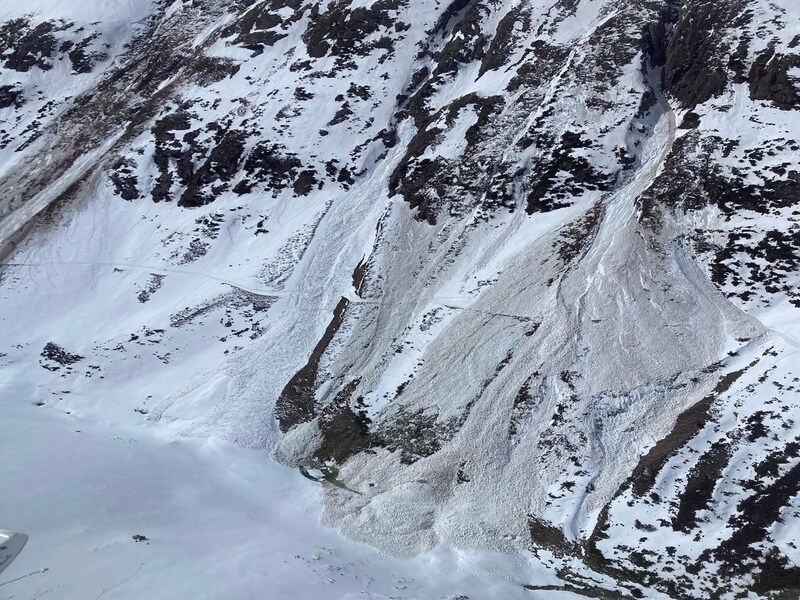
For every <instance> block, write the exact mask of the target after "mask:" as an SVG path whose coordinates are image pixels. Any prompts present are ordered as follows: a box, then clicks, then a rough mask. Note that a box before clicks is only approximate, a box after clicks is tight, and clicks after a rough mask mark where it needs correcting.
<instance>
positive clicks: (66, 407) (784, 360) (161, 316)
mask: <svg viewBox="0 0 800 600" xmlns="http://www.w3.org/2000/svg"><path fill="white" fill-rule="evenodd" d="M123 7H124V8H123ZM35 9H36V7H35V6H33V7H31V9H30V10H33V11H34V12H33V13H32V14H30V15H25V14H24V11H22V10H17V9H3V10H4V11H5V12H4V13H3V14H2V18H3V19H5V21H4V24H3V25H2V29H0V49H3V53H2V55H0V58H2V61H3V62H2V65H1V66H2V71H1V72H0V76H1V77H2V82H1V84H0V121H2V125H0V129H1V131H0V135H2V136H3V137H2V138H1V140H0V147H1V148H0V165H2V171H1V172H0V187H1V188H2V190H3V196H2V200H0V218H2V220H1V221H0V247H1V248H2V250H0V254H2V256H3V260H4V266H3V271H2V281H1V284H0V287H2V295H1V296H0V297H2V315H1V316H2V321H1V322H2V328H3V335H2V339H3V340H4V342H3V343H4V347H3V348H0V353H2V358H0V360H1V361H2V364H3V369H2V377H3V383H4V389H6V390H7V391H6V392H5V394H4V395H6V396H7V397H8V398H13V400H12V401H13V402H25V403H39V404H41V405H42V406H41V407H40V408H44V409H47V408H51V409H57V410H59V411H69V412H70V413H71V414H73V415H77V416H79V417H80V418H83V419H88V420H91V421H95V422H113V423H117V424H123V425H134V426H145V425H150V426H152V427H156V428H160V429H164V430H166V431H170V432H172V433H173V434H177V435H192V436H219V437H223V438H225V439H227V440H229V441H232V442H234V443H236V444H239V445H242V446H249V447H255V448H269V449H271V450H272V452H273V456H274V457H275V458H276V459H277V460H278V461H280V462H282V463H284V464H286V465H289V466H300V467H303V468H304V469H317V470H320V472H321V473H322V474H323V475H322V476H324V478H325V481H326V483H325V484H324V485H323V491H324V493H323V503H324V513H323V521H324V522H325V523H326V524H329V525H331V526H333V527H336V528H337V529H339V530H341V531H342V532H343V533H344V534H345V535H346V536H347V537H350V538H352V539H355V540H357V541H362V542H366V543H368V544H370V545H373V546H375V547H377V548H379V549H381V550H384V551H387V552H389V553H392V554H398V555H413V554H417V553H420V552H424V551H427V550H429V549H431V548H432V547H434V546H435V545H437V544H440V543H442V544H445V545H448V546H452V547H455V548H461V549H481V550H493V551H501V552H506V553H518V554H522V555H528V554H529V553H534V554H535V555H537V556H538V558H539V560H541V561H543V562H544V563H545V564H548V565H550V566H552V568H553V569H554V570H557V571H558V573H559V578H560V579H561V580H562V581H564V582H565V585H566V586H569V587H570V588H571V589H574V588H578V589H583V590H584V591H586V592H587V593H601V592H599V591H598V590H599V589H601V588H602V589H604V590H607V592H602V593H609V594H627V595H630V596H634V597H642V595H644V597H657V596H658V595H659V594H661V595H663V597H671V598H694V597H720V598H722V597H734V596H736V595H737V594H744V595H745V596H744V597H746V596H747V595H750V596H752V597H758V596H764V595H766V594H768V593H771V592H778V591H784V592H785V593H787V594H790V595H791V594H792V593H796V591H797V589H798V587H800V574H798V561H800V556H798V551H797V548H796V547H795V539H794V536H793V533H792V531H793V527H795V526H796V520H797V518H798V513H797V507H796V506H795V505H796V502H797V493H798V478H797V469H798V464H800V462H798V460H799V459H800V455H798V446H797V443H798V435H799V432H798V431H797V424H796V421H797V412H798V410H800V408H799V407H798V396H797V381H798V379H797V378H798V377H800V375H798V374H797V373H795V371H797V369H798V364H800V362H798V352H799V351H800V342H798V338H799V337H800V327H798V325H797V324H798V323H799V322H800V321H799V320H798V313H797V311H798V307H800V304H798V297H797V292H796V290H797V284H798V281H797V278H798V266H799V265H800V250H798V248H800V244H798V226H797V214H796V213H797V210H798V208H797V204H798V199H800V166H798V160H800V159H798V155H797V152H796V151H797V149H798V141H797V140H798V136H799V135H800V116H799V115H800V113H799V112H798V109H800V26H798V22H799V21H798V16H800V15H798V11H797V8H795V7H794V6H793V4H792V3H790V2H789V1H788V0H781V1H780V2H772V3H766V2H762V1H760V0H736V1H731V2H726V3H713V2H708V1H704V0H686V1H684V2H671V1H669V2H662V1H660V0H632V1H619V0H606V1H602V2H600V1H592V0H557V1H556V2H554V3H551V2H543V1H539V0H518V1H511V0H508V1H506V0H494V1H486V2H484V1H481V0H455V1H454V2H453V3H451V4H450V5H447V6H445V5H443V4H436V3H426V2H417V1H416V0H381V1H380V2H375V3H362V2H349V3H348V2H332V3H327V4H326V3H316V2H307V3H303V2H300V1H295V0H288V1H281V0H265V1H255V2H251V1H245V0H241V1H239V2H236V3H225V2H218V1H215V0H204V1H199V0H195V1H193V2H172V3H168V2H159V1H154V2H153V3H152V4H149V5H147V6H145V5H143V4H139V5H138V8H136V9H134V8H132V5H127V4H125V5H123V4H121V3H120V4H117V3H112V2H109V3H106V4H103V5H102V6H101V7H99V8H98V9H96V10H97V11H98V12H97V13H95V12H93V11H90V10H89V9H87V8H80V7H77V5H76V6H72V5H71V4H70V3H64V4H63V5H56V6H55V7H50V8H47V9H46V12H45V11H44V9H42V10H41V11H39V12H36V11H35ZM6 12H7V13H8V14H6Z"/></svg>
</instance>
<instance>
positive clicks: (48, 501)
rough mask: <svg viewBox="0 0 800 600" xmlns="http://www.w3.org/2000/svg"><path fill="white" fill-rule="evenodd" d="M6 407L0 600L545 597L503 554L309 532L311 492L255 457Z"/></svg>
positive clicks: (314, 509)
mask: <svg viewBox="0 0 800 600" xmlns="http://www.w3.org/2000/svg"><path fill="white" fill-rule="evenodd" d="M6 389H7V388H6ZM2 398H3V402H1V403H0V423H2V436H0V452H2V456H3V461H2V463H1V465H2V466H0V478H1V479H2V481H3V485H2V492H0V504H1V505H2V519H3V525H4V526H7V527H10V528H13V529H15V530H17V531H22V532H25V533H27V534H28V535H29V536H30V541H29V542H28V545H27V546H26V547H25V549H24V550H23V551H22V553H21V554H20V555H19V557H18V558H17V559H16V561H14V563H13V564H12V565H11V566H9V568H8V569H7V570H6V571H5V572H4V573H3V574H2V575H1V576H0V599H2V600H11V599H12V598H13V599H15V600H17V599H25V600H28V599H34V598H59V599H62V600H70V599H74V600H91V599H95V598H97V599H99V598H103V600H112V599H115V598H116V599H143V598H147V599H148V600H157V599H164V600H167V599H169V600H179V599H182V598H186V599H188V598H191V599H194V600H197V599H201V598H208V599H220V600H222V599H231V600H238V599H248V598H256V599H272V600H284V599H285V600H303V599H308V600H328V599H337V600H338V599H355V598H359V599H365V598H367V599H388V598H407V599H416V600H422V599H429V598H430V599H436V600H438V599H445V598H447V599H450V598H457V597H460V595H461V594H463V595H464V596H467V595H468V596H469V597H470V598H498V599H500V598H502V599H514V598H526V599H531V598H533V599H536V598H552V597H554V596H553V595H552V592H541V594H544V595H539V594H540V593H538V592H531V591H528V590H525V589H524V588H523V587H522V582H520V581H514V578H513V575H512V574H513V573H514V572H517V573H519V574H520V575H521V576H524V577H526V582H528V583H535V584H541V582H531V581H530V580H528V579H527V577H529V576H530V574H531V565H530V564H528V563H525V564H524V565H523V564H520V563H515V562H514V561H513V559H511V558H509V557H505V556H502V555H493V554H488V553H483V554H475V555H470V554H464V553H461V554H455V553H452V552H450V551H445V550H443V549H436V550H434V551H432V552H429V553H426V554H424V555H422V556H420V557H417V558H415V559H411V560H400V559H392V558H388V557H384V556H382V555H380V554H378V553H377V552H375V551H374V550H372V549H370V548H368V547H366V546H361V545H358V544H354V543H351V542H348V541H346V540H344V539H343V538H341V537H340V536H339V535H338V534H337V533H336V532H335V531H334V530H331V529H325V528H324V527H322V526H321V525H320V524H319V516H318V512H319V507H318V504H317V495H318V491H319V488H318V486H317V485H316V484H314V483H313V482H311V481H308V480H306V479H304V478H303V477H302V476H301V475H300V474H299V473H297V472H296V471H293V470H290V469H285V468H283V467H280V466H278V465H277V464H275V463H274V462H272V461H271V460H270V459H269V457H268V456H267V454H266V453H264V452H259V451H254V450H244V449H241V448H237V447H234V446H232V445H230V444H228V443H225V442H221V441H218V440H215V439H204V440H201V439H188V438H184V439H169V437H167V436H166V435H164V434H163V432H159V429H158V427H157V426H154V427H150V428H147V427H137V428H135V429H134V428H131V427H129V428H118V427H112V426H109V425H104V424H98V423H92V422H89V421H86V420H82V419H78V418H76V417H74V416H73V415H67V414H64V413H63V412H58V411H56V410H49V409H46V408H44V409H43V408H41V407H36V406H33V405H30V404H28V403H26V402H24V401H22V400H21V399H20V398H16V399H14V398H10V397H9V395H8V394H6V393H3V394H2ZM137 540H138V541H137ZM517 560H520V559H517ZM542 577H543V581H544V582H545V583H551V581H550V579H551V578H549V577H548V578H545V576H544V574H543V575H542ZM548 594H550V595H548ZM558 597H559V598H561V597H563V598H570V597H572V595H571V594H567V593H564V594H558Z"/></svg>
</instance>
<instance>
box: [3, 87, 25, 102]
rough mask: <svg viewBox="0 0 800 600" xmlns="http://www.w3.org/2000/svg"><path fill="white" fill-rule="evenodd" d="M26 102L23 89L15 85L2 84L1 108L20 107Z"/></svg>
mask: <svg viewBox="0 0 800 600" xmlns="http://www.w3.org/2000/svg"><path fill="white" fill-rule="evenodd" d="M24 103H25V97H24V96H23V94H22V90H21V89H20V88H19V87H17V86H15V85H2V86H0V108H10V107H11V106H13V107H15V108H20V107H21V106H22V105H23V104H24Z"/></svg>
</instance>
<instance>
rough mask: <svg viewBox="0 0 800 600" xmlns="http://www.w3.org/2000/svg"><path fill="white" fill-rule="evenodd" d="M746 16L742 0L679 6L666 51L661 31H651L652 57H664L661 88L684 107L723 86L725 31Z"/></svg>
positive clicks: (725, 78) (740, 23) (738, 25)
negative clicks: (663, 48) (662, 85)
mask: <svg viewBox="0 0 800 600" xmlns="http://www.w3.org/2000/svg"><path fill="white" fill-rule="evenodd" d="M667 16H669V15H667ZM749 18H750V15H749V13H748V12H747V11H746V10H745V3H744V2H743V1H742V0H735V1H733V2H726V3H717V2H708V1H706V0H688V1H687V2H685V3H684V4H682V5H680V10H679V13H678V16H677V20H676V21H675V23H674V31H673V32H672V34H671V35H670V36H669V42H668V45H667V48H666V50H665V51H664V50H662V49H661V48H662V47H663V42H664V33H663V30H661V29H658V28H656V29H655V30H651V34H650V40H651V43H652V44H653V47H654V56H655V57H656V58H657V59H661V58H662V57H663V59H664V87H665V89H666V90H667V91H668V92H669V93H670V94H672V95H673V96H675V98H677V99H678V100H679V101H680V103H681V104H682V105H683V106H685V107H693V106H697V105H698V104H702V103H703V102H705V101H707V100H708V99H710V98H712V97H713V96H716V95H718V94H720V93H721V92H722V91H723V90H724V89H725V86H726V84H727V82H728V75H727V69H726V64H727V53H728V51H729V49H730V48H729V45H730V37H729V36H726V35H724V32H725V31H726V30H731V31H736V30H737V29H741V28H742V27H743V26H744V25H745V24H746V23H747V22H748V20H749Z"/></svg>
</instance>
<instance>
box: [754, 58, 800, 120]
mask: <svg viewBox="0 0 800 600" xmlns="http://www.w3.org/2000/svg"><path fill="white" fill-rule="evenodd" d="M792 68H800V55H798V54H788V55H782V54H776V53H775V51H774V50H773V49H769V50H767V51H766V52H763V53H762V54H760V55H759V56H758V57H757V58H756V60H755V62H754V63H753V66H752V68H751V69H750V75H749V76H748V78H747V81H748V83H749V85H750V97H751V98H752V99H753V100H769V101H770V102H773V103H774V104H775V106H777V107H778V108H782V109H784V110H791V109H795V108H798V107H800V92H798V85H797V83H796V81H794V80H793V79H792V78H791V77H790V76H789V70H790V69H792Z"/></svg>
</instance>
